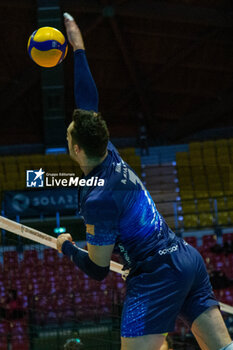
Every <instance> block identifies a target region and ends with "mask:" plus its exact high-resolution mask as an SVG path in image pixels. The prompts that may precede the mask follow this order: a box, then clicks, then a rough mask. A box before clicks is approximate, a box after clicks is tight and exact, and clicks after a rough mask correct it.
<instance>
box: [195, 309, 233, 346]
mask: <svg viewBox="0 0 233 350" xmlns="http://www.w3.org/2000/svg"><path fill="white" fill-rule="evenodd" d="M191 330H192V332H193V334H194V336H195V338H196V340H197V342H198V344H199V345H200V347H201V349H202V350H219V349H221V348H222V347H224V346H226V345H228V344H229V343H230V342H231V338H230V335H229V333H228V330H227V328H226V325H225V323H224V321H223V318H222V315H221V312H220V311H219V308H218V307H217V306H212V307H210V308H209V309H207V310H206V311H204V312H203V313H202V314H201V315H200V316H198V317H197V318H196V319H195V320H194V322H193V324H192V327H191Z"/></svg>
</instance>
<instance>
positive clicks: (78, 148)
mask: <svg viewBox="0 0 233 350" xmlns="http://www.w3.org/2000/svg"><path fill="white" fill-rule="evenodd" d="M73 147H74V153H75V154H79V152H80V150H81V148H80V147H79V146H78V145H77V144H76V145H74V146H73Z"/></svg>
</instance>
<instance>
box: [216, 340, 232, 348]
mask: <svg viewBox="0 0 233 350" xmlns="http://www.w3.org/2000/svg"><path fill="white" fill-rule="evenodd" d="M219 350H233V341H232V342H231V343H230V344H228V345H227V346H225V347H224V348H221V349H219Z"/></svg>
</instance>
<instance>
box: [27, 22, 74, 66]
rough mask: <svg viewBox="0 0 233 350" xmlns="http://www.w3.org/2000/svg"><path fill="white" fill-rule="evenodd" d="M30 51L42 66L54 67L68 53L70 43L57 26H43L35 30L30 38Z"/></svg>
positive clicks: (30, 54) (33, 58)
mask: <svg viewBox="0 0 233 350" xmlns="http://www.w3.org/2000/svg"><path fill="white" fill-rule="evenodd" d="M27 49H28V53H29V56H30V57H31V59H32V60H33V61H34V62H35V63H37V64H38V65H39V66H41V67H47V68H49V67H54V66H57V65H58V64H59V63H61V62H62V61H63V60H64V58H65V57H66V55H67V51H68V44H67V40H66V39H65V37H64V35H63V34H62V33H61V32H60V31H59V30H58V29H56V28H53V27H42V28H39V29H37V30H35V31H34V32H33V33H32V35H31V36H30V38H29V40H28V45H27Z"/></svg>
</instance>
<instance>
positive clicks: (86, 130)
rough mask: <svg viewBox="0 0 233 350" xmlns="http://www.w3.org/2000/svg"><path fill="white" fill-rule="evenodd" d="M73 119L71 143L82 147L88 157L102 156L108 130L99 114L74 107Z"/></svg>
mask: <svg viewBox="0 0 233 350" xmlns="http://www.w3.org/2000/svg"><path fill="white" fill-rule="evenodd" d="M73 121H74V124H73V128H72V130H71V132H70V133H71V137H72V142H73V144H77V145H78V146H79V147H80V148H81V149H83V150H84V152H85V153H86V155H87V157H89V158H101V157H103V156H104V155H105V152H106V149H107V144H108V140H109V131H108V128H107V125H106V123H105V121H104V120H103V118H102V116H101V114H100V113H96V112H94V111H85V110H83V109H75V110H74V112H73Z"/></svg>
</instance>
